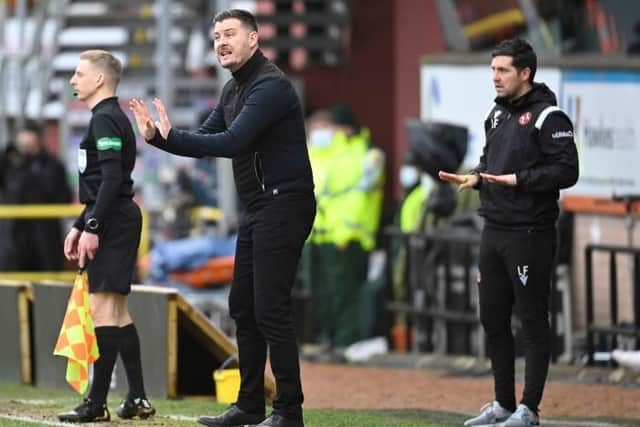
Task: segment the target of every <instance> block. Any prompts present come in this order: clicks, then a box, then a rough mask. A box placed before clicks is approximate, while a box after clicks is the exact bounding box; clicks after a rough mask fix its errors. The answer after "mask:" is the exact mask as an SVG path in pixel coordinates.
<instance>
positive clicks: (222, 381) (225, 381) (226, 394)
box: [213, 369, 240, 403]
mask: <svg viewBox="0 0 640 427" xmlns="http://www.w3.org/2000/svg"><path fill="white" fill-rule="evenodd" d="M213 380H214V381H215V383H216V400H217V401H218V403H235V402H236V401H237V400H238V392H239V391H240V369H216V370H215V371H213Z"/></svg>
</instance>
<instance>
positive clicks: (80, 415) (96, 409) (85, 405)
mask: <svg viewBox="0 0 640 427" xmlns="http://www.w3.org/2000/svg"><path fill="white" fill-rule="evenodd" d="M58 419H59V420H60V421H62V422H65V423H90V422H94V421H110V420H111V415H110V414H109V409H108V408H107V405H106V404H104V403H103V404H102V405H100V404H97V403H95V402H93V401H92V400H91V399H89V398H88V397H87V398H85V399H84V401H83V402H82V403H81V404H80V405H78V406H76V407H75V408H74V409H73V410H71V411H69V412H62V413H60V414H58Z"/></svg>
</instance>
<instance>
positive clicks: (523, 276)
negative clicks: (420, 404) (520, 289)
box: [517, 265, 529, 286]
mask: <svg viewBox="0 0 640 427" xmlns="http://www.w3.org/2000/svg"><path fill="white" fill-rule="evenodd" d="M517 270H518V277H519V278H520V283H522V286H527V279H528V278H529V276H528V275H527V272H528V271H529V266H528V265H523V266H522V267H520V266H517Z"/></svg>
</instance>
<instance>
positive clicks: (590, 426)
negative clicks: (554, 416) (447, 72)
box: [544, 419, 624, 427]
mask: <svg viewBox="0 0 640 427" xmlns="http://www.w3.org/2000/svg"><path fill="white" fill-rule="evenodd" d="M544 421H545V423H551V424H554V425H560V426H568V427H570V426H576V427H578V426H585V427H619V426H620V425H624V424H612V423H604V422H594V421H570V420H547V419H545V420H544Z"/></svg>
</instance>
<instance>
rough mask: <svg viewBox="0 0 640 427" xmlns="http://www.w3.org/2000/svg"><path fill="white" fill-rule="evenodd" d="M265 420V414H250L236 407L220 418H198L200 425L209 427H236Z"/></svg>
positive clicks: (231, 407) (232, 406)
mask: <svg viewBox="0 0 640 427" xmlns="http://www.w3.org/2000/svg"><path fill="white" fill-rule="evenodd" d="M264 419H265V415H264V414H250V413H248V412H245V411H243V410H242V409H240V408H238V407H237V406H236V405H231V406H229V408H228V409H227V410H226V411H224V412H223V413H222V414H220V415H218V416H215V417H200V418H198V423H200V424H202V425H205V426H209V427H236V426H244V425H246V424H258V423H260V422H262V421H263V420H264Z"/></svg>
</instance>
